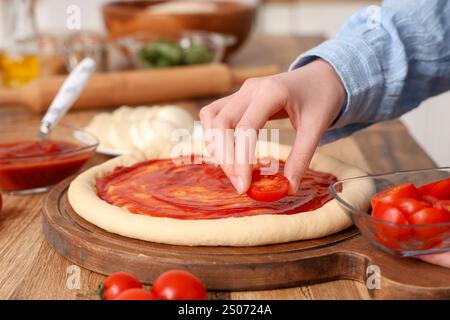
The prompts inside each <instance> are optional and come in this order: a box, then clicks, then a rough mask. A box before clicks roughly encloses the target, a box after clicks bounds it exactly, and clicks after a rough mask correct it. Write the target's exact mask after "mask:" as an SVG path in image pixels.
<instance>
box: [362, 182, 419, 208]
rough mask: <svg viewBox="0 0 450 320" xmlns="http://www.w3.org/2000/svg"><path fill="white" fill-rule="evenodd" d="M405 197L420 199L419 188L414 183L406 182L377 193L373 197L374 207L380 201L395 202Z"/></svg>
mask: <svg viewBox="0 0 450 320" xmlns="http://www.w3.org/2000/svg"><path fill="white" fill-rule="evenodd" d="M404 198H412V199H420V194H419V191H418V190H417V188H416V187H415V186H414V185H413V184H412V183H404V184H401V185H398V186H394V187H392V188H389V189H386V190H384V191H382V192H380V193H377V194H376V195H374V196H373V197H372V201H371V202H372V207H374V208H375V207H376V206H377V205H378V204H379V203H389V204H394V203H395V202H396V201H398V200H400V199H404Z"/></svg>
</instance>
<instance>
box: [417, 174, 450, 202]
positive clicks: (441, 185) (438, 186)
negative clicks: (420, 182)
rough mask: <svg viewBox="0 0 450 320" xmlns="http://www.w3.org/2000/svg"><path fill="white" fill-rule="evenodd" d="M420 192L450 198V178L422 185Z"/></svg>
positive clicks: (442, 198) (441, 198)
mask: <svg viewBox="0 0 450 320" xmlns="http://www.w3.org/2000/svg"><path fill="white" fill-rule="evenodd" d="M419 192H420V193H421V194H422V195H427V196H432V197H435V198H437V199H439V200H444V199H446V200H450V178H447V179H443V180H439V181H436V182H432V183H429V184H426V185H424V186H421V187H420V188H419Z"/></svg>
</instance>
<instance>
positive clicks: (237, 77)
mask: <svg viewBox="0 0 450 320" xmlns="http://www.w3.org/2000/svg"><path fill="white" fill-rule="evenodd" d="M277 72H278V68H277V67H276V66H263V67H255V68H248V69H231V68H229V67H228V66H227V65H225V64H210V65H199V66H188V67H177V68H168V69H157V70H156V69H154V70H137V71H124V72H111V73H97V74H94V75H93V76H92V78H91V80H90V81H89V83H88V84H87V86H86V88H85V89H84V91H83V93H82V94H81V96H80V98H79V99H78V100H77V102H76V103H75V104H74V106H73V108H75V109H77V108H78V109H82V108H99V107H113V106H119V105H139V104H146V103H156V102H163V101H174V100H182V99H190V98H196V97H207V96H217V95H223V94H226V93H229V92H231V90H232V89H233V88H234V87H236V86H238V85H240V84H242V83H243V82H244V81H245V80H246V79H248V78H251V77H260V76H267V75H271V74H275V73H277ZM64 79H65V76H52V77H46V78H41V79H36V80H33V81H31V82H30V83H28V84H26V85H24V86H23V87H20V88H18V89H11V90H7V89H5V90H0V106H1V105H23V106H26V107H28V108H30V109H31V110H33V111H36V112H43V111H45V110H47V108H48V106H49V104H50V102H51V101H52V99H53V98H54V96H55V95H56V92H57V91H58V89H59V88H60V86H61V84H62V82H63V81H64Z"/></svg>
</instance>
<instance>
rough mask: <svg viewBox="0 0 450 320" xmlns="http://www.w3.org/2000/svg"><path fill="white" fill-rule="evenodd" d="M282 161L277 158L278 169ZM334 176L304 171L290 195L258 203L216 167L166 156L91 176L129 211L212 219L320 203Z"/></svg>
mask: <svg viewBox="0 0 450 320" xmlns="http://www.w3.org/2000/svg"><path fill="white" fill-rule="evenodd" d="M283 167H284V162H280V171H282V170H283ZM336 181H337V179H336V177H335V176H333V175H331V174H328V173H324V172H317V171H312V170H308V172H307V173H306V174H305V176H304V178H303V179H302V182H301V184H300V189H299V190H298V192H297V194H296V195H290V196H286V197H284V198H282V199H281V200H279V201H276V202H260V201H256V200H253V199H251V198H250V197H248V196H247V195H246V194H243V195H239V194H237V192H236V191H235V189H234V188H233V186H232V185H231V183H230V181H229V179H228V178H227V177H226V176H225V174H224V173H223V171H222V169H221V168H220V167H215V166H213V165H211V164H206V163H202V164H182V165H177V164H175V163H174V161H172V160H171V159H159V160H150V161H145V162H141V163H137V164H135V165H133V166H130V167H117V168H115V170H114V171H112V172H110V173H108V174H106V175H104V176H103V177H100V178H98V179H97V181H96V189H97V195H98V196H99V197H100V198H101V199H103V200H105V201H106V202H108V203H110V204H112V205H115V206H118V207H123V208H126V209H128V210H129V211H130V212H132V213H136V214H143V215H150V216H155V217H170V218H176V219H218V218H228V217H242V216H252V215H260V214H294V213H299V212H303V211H311V210H315V209H317V208H320V207H322V206H323V205H324V204H325V203H327V202H328V201H330V200H331V199H332V198H333V197H332V195H331V194H330V193H329V191H328V187H329V186H330V185H331V184H332V183H334V182H336Z"/></svg>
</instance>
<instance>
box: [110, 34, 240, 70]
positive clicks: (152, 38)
mask: <svg viewBox="0 0 450 320" xmlns="http://www.w3.org/2000/svg"><path fill="white" fill-rule="evenodd" d="M156 42H158V43H159V44H162V46H161V45H160V46H159V50H158V49H157V48H153V49H150V50H153V53H154V55H155V56H159V55H161V54H164V53H166V55H168V58H172V59H175V60H177V59H179V60H180V61H179V62H178V63H176V62H173V65H171V64H169V65H164V64H162V65H153V66H152V65H151V63H149V62H148V61H147V60H146V55H148V54H146V51H143V50H145V48H150V46H151V44H152V43H156ZM235 42H236V38H235V37H234V36H229V35H224V34H221V33H215V32H207V31H199V30H186V31H184V32H182V34H181V35H180V36H179V37H168V36H164V37H162V36H158V35H155V34H152V33H149V32H138V33H134V34H131V35H128V36H125V37H122V38H119V39H117V40H116V41H115V42H114V43H115V44H116V45H117V46H118V47H119V48H120V49H121V51H122V52H123V53H124V54H125V56H126V57H127V59H128V61H129V62H130V63H131V65H132V66H133V67H134V68H136V69H143V68H149V67H153V68H160V67H170V66H178V65H186V64H188V65H189V64H190V65H192V64H204V63H217V62H220V61H222V60H223V59H224V57H225V52H226V50H227V48H228V47H230V46H232V45H233V44H234V43H235ZM165 43H169V45H168V46H167V45H165ZM173 46H178V48H179V50H175V49H177V48H173ZM159 60H161V59H159Z"/></svg>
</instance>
